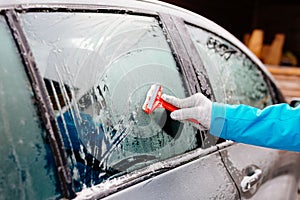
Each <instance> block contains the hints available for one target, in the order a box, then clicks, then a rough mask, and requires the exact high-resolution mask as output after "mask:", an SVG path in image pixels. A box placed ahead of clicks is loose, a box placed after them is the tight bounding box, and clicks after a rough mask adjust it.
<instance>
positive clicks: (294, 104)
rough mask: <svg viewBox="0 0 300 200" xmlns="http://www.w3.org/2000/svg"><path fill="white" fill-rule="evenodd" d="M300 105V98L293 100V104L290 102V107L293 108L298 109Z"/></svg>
mask: <svg viewBox="0 0 300 200" xmlns="http://www.w3.org/2000/svg"><path fill="white" fill-rule="evenodd" d="M299 105H300V98H295V99H292V100H291V102H290V106H291V107H294V108H295V107H297V106H299Z"/></svg>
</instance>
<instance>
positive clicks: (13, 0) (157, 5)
mask: <svg viewBox="0 0 300 200" xmlns="http://www.w3.org/2000/svg"><path fill="white" fill-rule="evenodd" d="M69 6H75V7H79V8H80V7H81V6H84V7H85V8H89V7H91V8H95V7H104V8H111V9H114V8H116V9H119V8H124V9H126V10H130V9H132V10H133V11H142V10H143V11H145V12H152V13H165V14H171V15H173V16H177V17H182V18H183V19H184V20H186V21H188V22H190V23H193V24H196V25H198V26H201V27H202V28H205V29H207V30H210V31H212V32H214V33H216V34H218V35H220V36H221V37H223V38H226V39H229V40H230V41H231V42H233V44H234V45H235V46H237V47H238V48H240V49H241V50H243V51H244V52H247V53H248V55H249V56H250V57H251V59H253V60H254V61H256V63H258V64H259V66H260V67H261V69H262V70H263V71H264V72H265V73H266V74H268V76H269V77H270V78H271V79H272V81H273V82H275V80H274V78H273V77H272V75H271V74H270V72H269V71H268V70H267V69H266V67H265V66H264V65H263V64H262V62H261V61H260V60H259V59H258V58H257V57H256V56H255V55H254V54H253V53H252V52H251V51H250V50H249V49H248V48H247V47H245V45H244V44H242V42H241V41H240V40H238V39H237V38H236V37H234V36H233V35H232V34H231V33H229V32H228V31H227V30H225V29H224V28H223V27H221V26H219V25H218V24H216V23H214V22H213V21H211V20H209V19H207V18H205V17H203V16H201V15H199V14H196V13H194V12H192V11H189V10H187V9H184V8H181V7H178V6H175V5H172V4H169V3H166V2H162V1H158V0H1V1H0V10H1V9H28V8H48V7H58V8H59V7H69Z"/></svg>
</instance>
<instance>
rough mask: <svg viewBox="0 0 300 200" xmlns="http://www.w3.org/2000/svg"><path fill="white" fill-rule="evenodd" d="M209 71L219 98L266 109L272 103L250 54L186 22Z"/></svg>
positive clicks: (218, 99)
mask: <svg viewBox="0 0 300 200" xmlns="http://www.w3.org/2000/svg"><path fill="white" fill-rule="evenodd" d="M186 27H187V29H188V32H189V34H190V35H191V38H192V40H193V42H194V44H195V46H196V48H197V50H198V53H199V55H200V57H201V59H202V61H203V63H204V66H205V69H206V71H207V73H208V76H209V79H210V82H211V85H212V88H213V90H214V94H215V97H216V100H217V101H218V102H223V103H230V104H247V105H252V106H255V107H258V108H263V107H265V106H267V105H270V104H272V98H271V94H270V91H269V89H268V85H267V82H266V81H265V78H264V75H263V73H262V71H261V70H259V68H258V66H257V65H256V64H255V63H254V62H253V61H251V60H250V59H249V58H248V57H247V55H246V54H244V53H243V52H242V51H240V50H239V49H238V48H236V47H235V46H234V45H232V44H231V43H230V42H228V41H226V40H225V39H223V38H222V37H220V36H218V35H216V34H213V33H211V32H209V31H206V30H204V29H201V28H199V27H196V26H193V25H186Z"/></svg>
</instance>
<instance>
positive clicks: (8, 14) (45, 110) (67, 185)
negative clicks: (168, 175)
mask: <svg viewBox="0 0 300 200" xmlns="http://www.w3.org/2000/svg"><path fill="white" fill-rule="evenodd" d="M46 10H48V11H50V12H62V11H64V12H70V11H72V12H75V11H81V12H109V13H119V14H133V15H144V16H152V17H155V18H156V19H158V20H159V21H160V22H161V23H162V29H164V30H165V31H166V32H167V34H166V35H167V39H169V44H170V48H171V49H172V52H173V54H174V55H173V56H174V58H175V61H176V62H177V64H178V67H179V68H180V69H181V70H182V74H183V77H184V81H185V83H186V85H187V90H188V92H189V93H191V94H193V93H196V92H199V91H201V88H200V84H199V82H201V81H202V82H203V80H204V79H200V78H203V75H204V74H202V76H199V74H198V75H197V74H196V73H194V68H192V66H194V65H192V63H191V60H190V57H189V55H188V54H187V53H186V52H185V50H184V49H185V48H182V47H184V45H183V42H182V41H181V36H180V34H179V30H178V29H177V27H176V26H175V25H174V23H175V22H174V17H172V16H171V15H168V14H165V13H159V12H153V11H148V10H140V9H139V10H134V9H130V10H129V9H128V8H122V7H120V8H116V7H114V8H107V7H106V6H103V7H102V6H91V5H87V6H86V7H85V6H84V5H73V4H71V5H63V4H62V5H61V4H57V5H53V4H51V5H50V4H49V5H47V4H43V6H42V8H40V7H39V6H33V5H24V6H21V7H18V8H14V9H11V8H7V9H6V10H5V12H4V16H5V18H6V20H7V22H8V25H9V27H10V29H11V32H12V34H13V36H14V39H15V41H16V44H17V47H18V49H19V52H20V55H21V57H22V60H23V62H24V66H25V67H26V69H25V70H26V72H27V74H28V76H29V79H30V82H31V84H32V88H33V91H34V93H35V96H36V101H37V102H38V107H39V110H40V113H41V115H42V117H43V124H44V125H45V127H46V128H47V134H48V137H49V138H50V144H51V146H52V148H53V152H54V154H55V158H56V159H55V160H56V162H57V163H56V164H57V171H58V172H59V176H60V179H61V181H62V184H61V188H62V191H63V194H62V195H63V196H64V197H66V198H73V197H74V196H76V195H77V194H75V193H74V188H73V185H72V181H71V177H70V172H69V166H68V164H67V159H66V155H65V152H64V149H63V143H62V139H61V137H60V132H59V129H58V126H57V124H56V121H55V117H54V113H53V111H52V107H51V103H50V99H49V97H48V95H47V90H46V87H45V85H44V82H43V79H42V77H41V75H40V74H39V71H38V68H37V64H36V62H35V60H34V59H33V57H32V51H31V49H30V47H29V44H28V41H27V39H26V37H25V33H24V31H23V28H22V27H21V25H20V24H19V19H18V13H24V12H41V11H46ZM170 31H171V32H172V34H170ZM174 32H175V34H174ZM179 41H181V42H179ZM26 55H30V56H29V57H28V56H26ZM191 80H192V81H191ZM54 138H55V139H54ZM216 151H217V147H216V146H212V147H210V148H207V149H201V148H197V149H195V150H192V151H190V152H187V153H184V154H181V155H179V156H175V157H172V158H170V159H167V160H164V161H162V162H159V163H155V164H154V165H153V168H151V169H149V168H146V169H141V170H138V171H139V172H138V173H137V174H138V175H136V173H129V174H127V175H125V176H124V177H123V179H122V177H121V178H120V181H119V183H117V184H115V185H114V186H112V187H110V188H107V187H105V188H104V189H103V188H102V189H101V187H102V186H103V185H104V184H109V182H114V181H113V180H112V181H110V180H109V181H108V182H106V181H105V182H104V184H100V186H99V187H98V188H100V190H99V191H98V192H95V191H93V192H94V193H95V194H94V196H95V197H97V198H99V197H105V196H108V195H110V194H112V193H115V192H117V191H119V190H122V189H124V188H128V187H130V186H132V185H134V184H137V183H139V182H141V181H144V180H146V179H149V178H151V177H154V176H157V175H159V174H161V173H163V172H166V171H168V170H171V169H174V168H176V167H178V166H181V165H183V164H185V163H188V162H191V161H193V160H195V159H197V158H199V157H202V156H205V155H208V154H211V153H213V152H216ZM162 163H163V164H162ZM96 186H97V185H96ZM93 189H94V188H93ZM87 190H88V189H87ZM82 192H83V193H84V192H85V191H84V190H82Z"/></svg>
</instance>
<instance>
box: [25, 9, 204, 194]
mask: <svg viewBox="0 0 300 200" xmlns="http://www.w3.org/2000/svg"><path fill="white" fill-rule="evenodd" d="M20 18H21V22H22V24H23V27H24V29H25V33H26V35H27V37H28V40H29V44H30V46H31V48H32V51H33V55H34V58H35V60H36V62H37V66H38V68H39V70H40V72H41V74H42V76H43V78H44V80H45V85H46V87H47V90H48V93H49V96H50V98H51V100H52V104H53V109H54V111H55V113H56V115H57V123H58V126H59V128H60V131H61V134H62V138H63V141H64V145H65V149H66V152H67V154H68V157H69V162H70V165H71V168H72V170H71V171H72V175H73V179H74V182H75V186H76V189H77V190H80V189H81V188H83V187H86V186H91V185H94V184H97V183H100V182H102V181H103V180H106V179H109V178H110V179H111V178H113V177H116V176H119V175H121V174H125V173H128V172H131V171H133V170H135V169H138V168H141V167H144V166H148V165H150V164H151V163H154V162H157V161H160V160H163V159H167V158H170V157H173V156H176V155H178V154H182V153H184V152H187V151H190V150H193V149H195V148H197V147H200V146H201V145H202V144H203V140H201V137H198V136H199V135H198V134H199V133H198V132H197V130H196V129H195V128H193V126H192V125H191V124H189V123H185V124H183V123H180V122H178V121H173V120H171V119H170V117H169V113H168V112H167V111H166V110H164V109H161V108H158V109H157V110H155V112H153V113H152V114H151V115H147V114H145V113H144V112H143V111H142V109H141V107H142V105H143V103H144V100H145V97H146V93H147V91H148V89H149V88H150V86H151V85H152V84H154V83H159V84H161V85H162V87H163V91H164V93H168V94H170V95H175V96H177V97H179V98H183V97H186V96H187V95H188V92H187V88H186V84H185V80H184V78H183V76H182V74H181V70H180V68H179V67H178V65H177V63H176V61H175V59H174V57H173V53H172V51H171V49H170V46H169V44H168V40H167V38H166V35H165V32H164V30H163V29H162V27H161V23H160V22H159V21H158V20H157V18H155V17H150V16H138V15H128V14H126V15H125V14H110V13H62V12H54V13H51V12H50V13H26V14H20ZM199 138H200V139H199Z"/></svg>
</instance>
